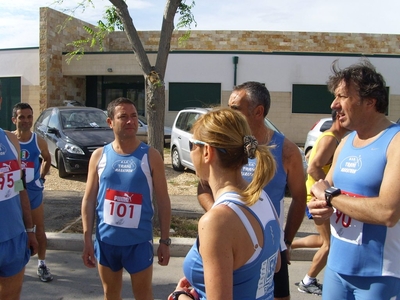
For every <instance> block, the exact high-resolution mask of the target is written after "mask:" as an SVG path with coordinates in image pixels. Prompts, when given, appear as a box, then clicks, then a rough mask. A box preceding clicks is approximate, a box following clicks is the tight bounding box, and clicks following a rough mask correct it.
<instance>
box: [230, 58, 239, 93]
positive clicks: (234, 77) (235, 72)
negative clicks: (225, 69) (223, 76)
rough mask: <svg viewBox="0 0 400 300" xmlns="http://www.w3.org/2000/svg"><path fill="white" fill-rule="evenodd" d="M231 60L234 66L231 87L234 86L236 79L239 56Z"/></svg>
mask: <svg viewBox="0 0 400 300" xmlns="http://www.w3.org/2000/svg"><path fill="white" fill-rule="evenodd" d="M232 58H233V64H234V65H235V66H234V73H233V86H236V77H237V65H238V63H239V56H234V57H232Z"/></svg>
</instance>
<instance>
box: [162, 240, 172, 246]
mask: <svg viewBox="0 0 400 300" xmlns="http://www.w3.org/2000/svg"><path fill="white" fill-rule="evenodd" d="M160 243H163V244H165V245H167V246H169V245H171V239H169V238H168V239H165V240H162V239H160Z"/></svg>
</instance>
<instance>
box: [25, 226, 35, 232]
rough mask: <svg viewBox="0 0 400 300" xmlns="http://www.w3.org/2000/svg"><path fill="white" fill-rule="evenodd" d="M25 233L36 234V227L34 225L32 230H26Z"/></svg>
mask: <svg viewBox="0 0 400 300" xmlns="http://www.w3.org/2000/svg"><path fill="white" fill-rule="evenodd" d="M25 231H26V232H28V233H29V232H33V233H35V232H36V225H33V227H32V228H26V229H25Z"/></svg>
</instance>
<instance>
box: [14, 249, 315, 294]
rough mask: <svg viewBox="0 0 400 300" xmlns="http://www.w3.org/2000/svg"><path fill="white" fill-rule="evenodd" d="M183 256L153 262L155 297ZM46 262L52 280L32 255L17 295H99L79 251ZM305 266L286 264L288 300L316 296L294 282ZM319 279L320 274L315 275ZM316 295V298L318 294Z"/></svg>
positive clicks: (57, 253)
mask: <svg viewBox="0 0 400 300" xmlns="http://www.w3.org/2000/svg"><path fill="white" fill-rule="evenodd" d="M183 259H184V258H183V257H172V258H171V261H170V264H169V265H168V266H167V267H161V266H159V265H158V264H157V263H155V264H154V275H153V290H154V298H155V299H157V300H158V299H163V300H166V299H167V296H168V295H169V293H170V292H171V291H173V290H174V288H175V286H176V283H177V282H178V280H179V279H180V278H181V276H183V273H182V262H183ZM46 262H47V264H48V266H49V268H50V269H51V272H52V273H53V274H54V280H53V281H52V282H41V281H40V280H39V279H38V277H37V276H36V270H37V259H36V257H34V258H33V259H31V261H30V262H29V263H28V265H27V267H26V270H25V280H24V284H23V288H22V295H21V299H24V300H55V299H59V300H61V299H62V300H70V299H88V300H89V299H90V300H92V299H96V300H100V299H103V292H102V286H101V282H100V279H99V276H98V272H97V270H96V269H89V268H86V267H85V266H84V265H83V263H82V260H81V252H77V251H62V250H50V251H48V253H47V258H46ZM308 267H309V262H308V261H294V262H293V263H292V265H290V266H289V272H290V278H291V285H290V292H291V295H292V300H312V299H318V298H319V297H318V296H315V295H309V294H304V293H301V292H299V291H298V290H297V287H296V285H295V282H298V281H299V280H300V279H302V278H303V277H304V274H305V272H306V271H307V269H308ZM123 278H124V283H123V292H122V297H123V299H133V296H132V292H131V288H130V280H129V275H128V274H127V273H126V272H125V273H124V277H123ZM319 278H320V279H321V280H322V279H323V277H322V274H321V276H319ZM319 299H320V298H319Z"/></svg>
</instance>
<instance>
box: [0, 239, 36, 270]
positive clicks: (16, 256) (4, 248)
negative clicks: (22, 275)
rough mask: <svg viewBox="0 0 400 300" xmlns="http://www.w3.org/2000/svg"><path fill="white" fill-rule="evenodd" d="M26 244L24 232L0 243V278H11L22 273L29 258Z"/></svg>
mask: <svg viewBox="0 0 400 300" xmlns="http://www.w3.org/2000/svg"><path fill="white" fill-rule="evenodd" d="M27 243H28V236H27V234H26V232H23V233H21V234H19V235H17V236H16V237H14V238H12V239H11V240H8V241H5V242H1V243H0V277H11V276H14V275H16V274H18V273H19V272H21V271H22V269H23V268H24V267H25V265H26V264H27V263H28V261H29V258H30V257H31V252H30V250H29V249H28V247H27Z"/></svg>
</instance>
